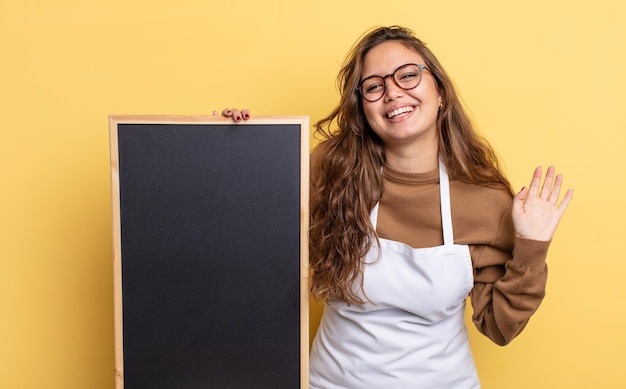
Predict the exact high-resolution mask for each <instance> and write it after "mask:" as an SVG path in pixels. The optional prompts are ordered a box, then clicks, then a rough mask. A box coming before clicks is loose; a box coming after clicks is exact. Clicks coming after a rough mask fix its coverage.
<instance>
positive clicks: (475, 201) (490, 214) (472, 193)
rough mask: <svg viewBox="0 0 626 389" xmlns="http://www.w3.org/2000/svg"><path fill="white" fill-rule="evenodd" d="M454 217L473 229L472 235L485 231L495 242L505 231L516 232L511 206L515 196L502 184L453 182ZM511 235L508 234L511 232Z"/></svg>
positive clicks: (452, 204)
mask: <svg viewBox="0 0 626 389" xmlns="http://www.w3.org/2000/svg"><path fill="white" fill-rule="evenodd" d="M450 202H451V208H452V216H453V218H454V219H455V221H456V223H457V224H460V225H463V226H467V227H469V228H470V230H471V232H470V231H468V232H469V233H470V234H473V233H478V232H479V231H480V232H481V234H484V238H485V239H486V241H485V242H484V243H487V242H493V240H495V239H496V236H497V235H498V234H500V233H502V231H503V230H504V231H508V232H510V231H512V219H511V207H512V205H513V196H512V195H511V193H510V192H509V190H508V189H507V188H506V187H504V186H502V187H491V186H483V185H476V184H468V183H465V182H460V181H454V180H453V181H451V182H450ZM507 235H508V233H507Z"/></svg>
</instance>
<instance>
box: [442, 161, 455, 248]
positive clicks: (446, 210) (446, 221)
mask: <svg viewBox="0 0 626 389" xmlns="http://www.w3.org/2000/svg"><path fill="white" fill-rule="evenodd" d="M439 198H440V200H439V202H440V203H441V224H442V226H443V244H444V246H450V245H454V235H453V232H452V211H451V209H450V181H449V180H448V172H447V170H446V166H445V165H444V164H443V161H441V160H439Z"/></svg>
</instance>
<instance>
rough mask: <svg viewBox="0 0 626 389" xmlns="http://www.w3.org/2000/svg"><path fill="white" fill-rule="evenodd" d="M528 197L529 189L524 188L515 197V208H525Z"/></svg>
mask: <svg viewBox="0 0 626 389" xmlns="http://www.w3.org/2000/svg"><path fill="white" fill-rule="evenodd" d="M526 196H528V188H527V187H523V188H522V189H521V190H520V191H519V192H517V194H516V195H515V197H513V208H514V209H515V208H517V209H520V208H522V207H523V206H524V200H526Z"/></svg>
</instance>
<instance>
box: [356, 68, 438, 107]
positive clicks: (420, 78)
mask: <svg viewBox="0 0 626 389" xmlns="http://www.w3.org/2000/svg"><path fill="white" fill-rule="evenodd" d="M407 66H417V68H418V69H419V80H418V81H417V84H415V86H412V87H410V88H404V87H403V86H402V85H400V83H399V82H398V80H396V73H397V72H398V71H399V70H400V69H404V68H405V67H407ZM424 69H426V70H428V71H430V69H429V68H428V66H426V65H424V64H418V63H405V64H404V65H402V66H400V67H398V68H397V69H396V70H394V71H393V73H389V74H387V75H385V76H377V75H373V76H369V77H366V78H364V79H363V80H361V82H359V86H358V87H356V89H355V92H357V93H358V94H359V95H360V96H361V97H362V98H363V100H365V101H369V102H370V103H374V102H376V101H378V100H380V99H382V98H383V96H384V95H385V93H386V92H387V78H389V77H391V79H392V80H393V82H395V83H396V85H397V86H398V87H399V88H400V89H403V90H411V89H415V88H417V87H418V86H419V84H420V83H421V82H422V71H423V70H424ZM372 78H382V80H383V93H381V95H380V97H378V98H377V99H374V100H369V99H368V98H367V97H365V96H364V94H363V90H362V88H361V87H362V86H363V83H364V82H365V81H367V80H369V79H372Z"/></svg>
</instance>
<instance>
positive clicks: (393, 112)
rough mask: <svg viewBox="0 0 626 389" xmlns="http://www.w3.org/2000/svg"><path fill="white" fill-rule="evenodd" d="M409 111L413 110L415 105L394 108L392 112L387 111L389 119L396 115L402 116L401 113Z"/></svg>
mask: <svg viewBox="0 0 626 389" xmlns="http://www.w3.org/2000/svg"><path fill="white" fill-rule="evenodd" d="M408 112H413V107H412V106H406V107H402V108H398V109H394V110H393V111H391V112H387V119H393V118H395V117H396V116H400V115H402V114H405V113H408Z"/></svg>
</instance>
